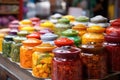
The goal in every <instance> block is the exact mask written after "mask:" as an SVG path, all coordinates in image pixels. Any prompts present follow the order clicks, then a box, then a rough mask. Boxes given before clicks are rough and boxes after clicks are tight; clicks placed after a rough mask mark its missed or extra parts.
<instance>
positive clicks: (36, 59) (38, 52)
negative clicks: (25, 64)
mask: <svg viewBox="0 0 120 80" xmlns="http://www.w3.org/2000/svg"><path fill="white" fill-rule="evenodd" d="M54 48H55V46H53V45H51V44H50V43H42V44H41V45H39V46H36V47H35V48H34V49H35V52H34V53H33V54H32V62H33V65H32V74H33V76H35V77H37V78H51V68H52V59H53V56H54V54H53V53H52V50H53V49H54Z"/></svg>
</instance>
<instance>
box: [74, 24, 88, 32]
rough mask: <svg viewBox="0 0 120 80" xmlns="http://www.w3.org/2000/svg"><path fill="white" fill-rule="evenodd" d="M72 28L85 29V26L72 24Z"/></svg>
mask: <svg viewBox="0 0 120 80" xmlns="http://www.w3.org/2000/svg"><path fill="white" fill-rule="evenodd" d="M72 29H74V30H78V31H79V30H86V29H87V27H86V26H85V25H83V24H78V25H75V26H73V27H72Z"/></svg>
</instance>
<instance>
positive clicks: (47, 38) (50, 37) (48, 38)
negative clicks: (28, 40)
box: [41, 33, 58, 41]
mask: <svg viewBox="0 0 120 80" xmlns="http://www.w3.org/2000/svg"><path fill="white" fill-rule="evenodd" d="M57 38H58V35H56V34H53V33H46V34H43V35H41V40H43V41H53V40H55V39H57Z"/></svg>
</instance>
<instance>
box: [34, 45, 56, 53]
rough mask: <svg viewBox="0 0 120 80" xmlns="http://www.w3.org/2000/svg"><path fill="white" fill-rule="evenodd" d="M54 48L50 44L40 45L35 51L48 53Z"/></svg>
mask: <svg viewBox="0 0 120 80" xmlns="http://www.w3.org/2000/svg"><path fill="white" fill-rule="evenodd" d="M54 48H56V47H55V46H53V45H51V44H50V43H42V44H40V45H39V46H36V47H35V51H39V52H48V51H52V50H53V49H54Z"/></svg>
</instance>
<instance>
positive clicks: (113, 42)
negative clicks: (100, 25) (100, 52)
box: [105, 19, 120, 72]
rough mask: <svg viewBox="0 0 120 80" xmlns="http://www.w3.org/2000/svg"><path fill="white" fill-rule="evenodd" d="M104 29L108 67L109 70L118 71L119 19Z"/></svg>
mask: <svg viewBox="0 0 120 80" xmlns="http://www.w3.org/2000/svg"><path fill="white" fill-rule="evenodd" d="M110 24H111V26H109V27H108V28H107V29H106V35H105V40H106V49H107V51H108V53H109V54H108V56H109V59H108V61H109V67H110V68H111V69H110V72H119V71H120V62H119V61H120V57H119V56H120V19H116V20H115V21H113V22H111V23H110Z"/></svg>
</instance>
